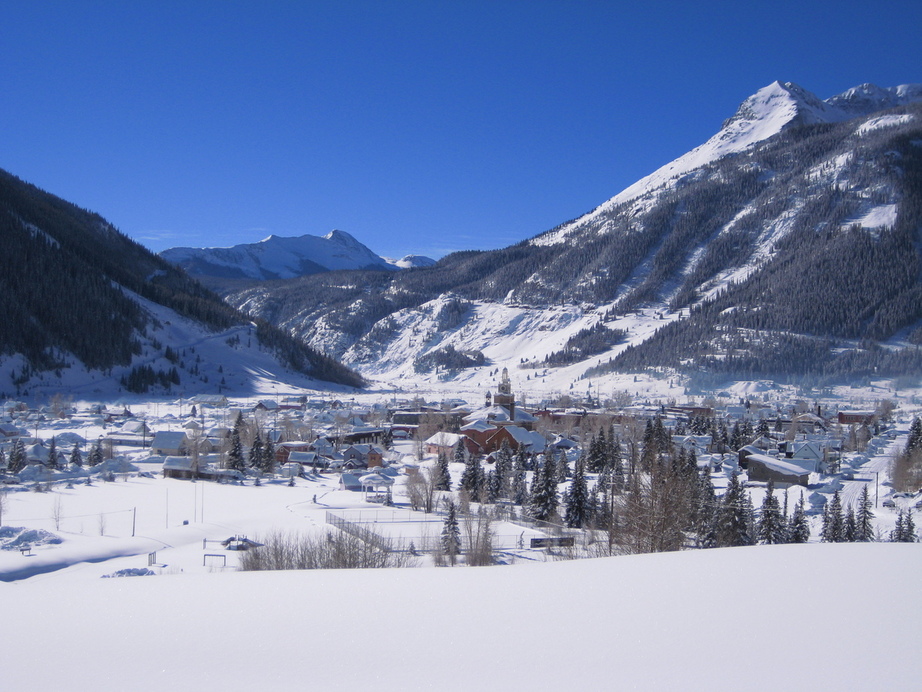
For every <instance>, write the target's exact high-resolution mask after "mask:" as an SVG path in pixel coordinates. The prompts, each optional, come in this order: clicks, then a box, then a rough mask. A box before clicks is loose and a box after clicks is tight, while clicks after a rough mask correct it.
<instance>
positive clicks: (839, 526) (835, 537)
mask: <svg viewBox="0 0 922 692" xmlns="http://www.w3.org/2000/svg"><path fill="white" fill-rule="evenodd" d="M844 540H845V517H844V516H843V515H842V498H840V497H839V491H838V490H836V491H835V493H833V495H832V501H830V502H829V503H827V505H826V507H824V510H823V541H824V542H826V543H841V542H843V541H844Z"/></svg>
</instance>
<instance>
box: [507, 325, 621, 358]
mask: <svg viewBox="0 0 922 692" xmlns="http://www.w3.org/2000/svg"><path fill="white" fill-rule="evenodd" d="M626 337H627V333H626V332H625V331H624V330H623V329H611V328H609V327H606V326H605V325H603V324H602V323H601V322H600V323H598V324H596V325H594V326H592V327H587V328H586V329H581V330H580V331H578V332H577V333H576V334H574V335H573V336H571V337H570V338H569V339H567V343H566V344H564V347H563V348H562V349H561V350H560V351H554V352H553V353H549V354H548V355H547V356H545V357H544V360H541V361H528V362H527V363H523V364H522V365H521V366H520V367H523V368H539V367H545V366H558V365H569V364H570V363H578V362H579V361H581V360H585V359H586V358H588V357H590V356H594V355H596V354H598V353H604V352H605V351H607V350H608V349H610V348H611V347H612V346H614V345H615V344H618V343H620V342H621V341H624V339H625V338H626Z"/></svg>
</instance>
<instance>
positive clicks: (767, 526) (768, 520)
mask: <svg viewBox="0 0 922 692" xmlns="http://www.w3.org/2000/svg"><path fill="white" fill-rule="evenodd" d="M759 541H760V542H761V543H764V544H766V545H776V544H778V543H784V542H785V526H784V519H783V517H782V516H781V508H780V507H779V505H778V498H776V497H775V484H774V482H773V481H769V482H768V489H767V492H766V494H765V499H764V500H763V501H762V511H761V515H760V517H759Z"/></svg>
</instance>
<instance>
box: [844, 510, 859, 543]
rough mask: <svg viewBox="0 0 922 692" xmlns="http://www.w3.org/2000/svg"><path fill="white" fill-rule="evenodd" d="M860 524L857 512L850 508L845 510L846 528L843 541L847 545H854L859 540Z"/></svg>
mask: <svg viewBox="0 0 922 692" xmlns="http://www.w3.org/2000/svg"><path fill="white" fill-rule="evenodd" d="M857 535H858V523H857V521H856V520H855V511H854V510H853V509H852V508H851V506H849V508H848V509H847V510H845V527H844V529H843V534H842V539H843V540H844V541H845V542H847V543H853V542H854V541H855V540H857Z"/></svg>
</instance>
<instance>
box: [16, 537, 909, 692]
mask: <svg viewBox="0 0 922 692" xmlns="http://www.w3.org/2000/svg"><path fill="white" fill-rule="evenodd" d="M920 570H922V546H920V545H918V544H833V545H827V544H813V545H806V546H796V545H791V546H772V547H757V548H730V549H720V550H709V551H696V552H685V553H672V554H660V555H648V556H635V557H621V558H600V559H597V560H581V561H575V562H562V563H551V564H541V565H536V566H533V567H531V568H514V567H510V568H501V567H498V568H485V569H475V568H460V569H459V568H456V569H447V568H446V569H400V570H354V571H350V570H342V571H313V572H278V573H234V574H199V575H172V576H165V577H138V578H123V579H97V580H89V581H79V582H78V581H73V582H61V581H54V580H48V581H42V580H39V579H32V580H28V581H27V582H24V583H18V584H0V593H2V595H3V601H4V604H5V606H4V622H5V623H6V624H5V626H4V628H3V630H4V634H3V646H2V651H3V660H4V663H5V665H4V666H3V686H4V688H5V689H11V690H13V689H29V688H31V689H57V690H123V689H131V690H162V689H179V690H194V689H206V688H207V689H223V690H248V689H273V690H294V689H299V690H301V689H323V688H330V689H339V690H362V689H377V690H404V689H432V690H494V689H495V690H500V689H503V690H510V689H512V690H519V689H539V690H544V689H573V688H581V689H640V690H772V689H786V690H832V689H839V690H872V689H915V688H916V685H917V684H918V681H917V677H918V671H917V670H916V669H915V667H914V666H913V665H912V664H911V661H913V660H915V658H914V657H915V655H916V653H917V651H918V647H919V644H920V636H919V634H918V621H919V618H920V617H922V607H920V599H919V597H918V593H917V587H918V577H917V575H918V573H919V571H920Z"/></svg>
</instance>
